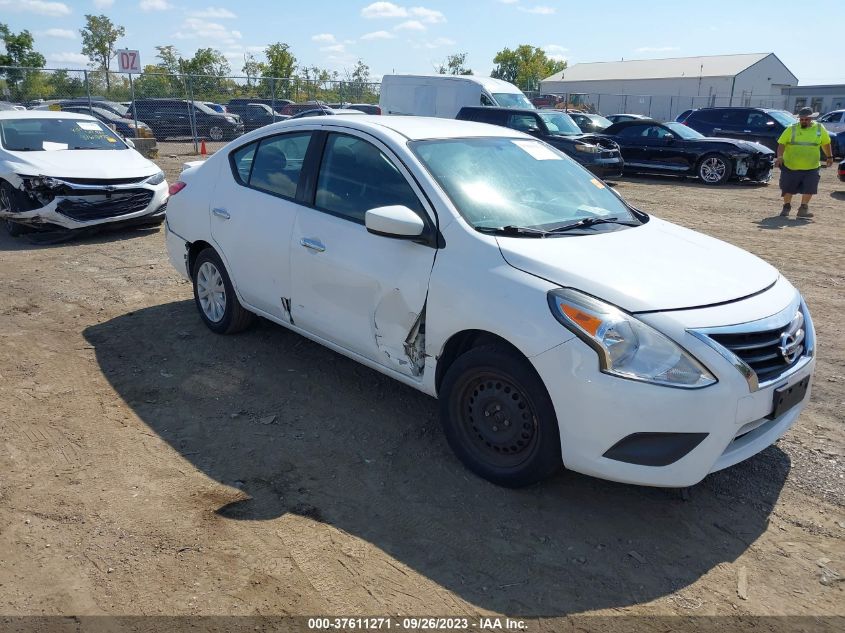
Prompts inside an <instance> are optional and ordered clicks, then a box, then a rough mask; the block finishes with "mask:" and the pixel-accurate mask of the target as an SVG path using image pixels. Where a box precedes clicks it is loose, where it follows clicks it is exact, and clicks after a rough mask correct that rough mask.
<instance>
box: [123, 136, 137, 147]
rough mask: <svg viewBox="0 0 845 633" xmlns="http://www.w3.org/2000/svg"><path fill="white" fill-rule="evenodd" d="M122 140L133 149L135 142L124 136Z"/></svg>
mask: <svg viewBox="0 0 845 633" xmlns="http://www.w3.org/2000/svg"><path fill="white" fill-rule="evenodd" d="M123 142H124V143H126V144H127V145H128V146H129V147H131V148H132V149H135V143H133V142H132V139H131V138H125V137H124V139H123Z"/></svg>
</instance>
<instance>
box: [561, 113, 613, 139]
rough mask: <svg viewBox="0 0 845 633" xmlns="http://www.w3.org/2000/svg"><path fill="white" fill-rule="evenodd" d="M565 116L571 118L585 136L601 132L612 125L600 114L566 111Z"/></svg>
mask: <svg viewBox="0 0 845 633" xmlns="http://www.w3.org/2000/svg"><path fill="white" fill-rule="evenodd" d="M566 114H568V115H569V116H570V117H572V120H573V121H575V125H577V126H578V127H579V128H581V131H582V132H584V133H585V134H596V133H599V132H603V131H604V130H605V128H607V127H608V126H610V125H612V123H611V121H608V120H607V119H605V118H604V117H603V116H602V115H600V114H590V113H589V112H580V111H578V110H566Z"/></svg>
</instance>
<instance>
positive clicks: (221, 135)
mask: <svg viewBox="0 0 845 633" xmlns="http://www.w3.org/2000/svg"><path fill="white" fill-rule="evenodd" d="M208 137H209V138H210V139H211V140H212V141H222V140H223V139H225V138H226V132H225V131H224V130H223V128H222V127H220V126H219V125H212V126H211V127H210V128H208Z"/></svg>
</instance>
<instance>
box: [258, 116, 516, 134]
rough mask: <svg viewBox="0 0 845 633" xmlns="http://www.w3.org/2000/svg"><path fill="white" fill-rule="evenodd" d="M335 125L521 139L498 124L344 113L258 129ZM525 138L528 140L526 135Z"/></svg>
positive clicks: (402, 131) (400, 132)
mask: <svg viewBox="0 0 845 633" xmlns="http://www.w3.org/2000/svg"><path fill="white" fill-rule="evenodd" d="M338 124H344V125H345V124H351V125H354V127H356V128H358V129H361V130H370V131H373V132H376V131H379V130H391V131H393V132H396V133H397V134H401V135H402V136H404V137H405V138H407V139H408V140H411V141H417V140H423V139H434V138H462V137H493V136H501V137H507V138H513V137H514V136H520V137H521V136H524V135H523V134H521V133H520V132H516V131H515V130H511V129H510V128H506V127H500V126H498V125H488V124H487V123H476V122H475V121H458V120H457V119H441V118H436V117H423V116H399V115H391V116H380V115H377V114H362V115H350V114H349V113H348V112H344V113H343V114H338V115H337V116H325V117H306V118H302V119H292V120H290V121H286V122H282V123H274V124H271V125H270V126H265V127H263V128H261V130H269V129H273V128H274V127H276V126H278V127H281V126H284V127H283V128H282V129H285V128H289V129H292V128H293V127H294V126H296V127H299V126H304V125H326V126H335V125H338ZM265 133H266V132H265ZM262 135H263V134H262ZM526 138H528V137H527V136H526Z"/></svg>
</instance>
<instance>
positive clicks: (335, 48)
mask: <svg viewBox="0 0 845 633" xmlns="http://www.w3.org/2000/svg"><path fill="white" fill-rule="evenodd" d="M320 50H321V51H323V52H324V53H345V52H346V47H345V46H344V45H343V44H333V45H332V46H323V47H321V48H320Z"/></svg>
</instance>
